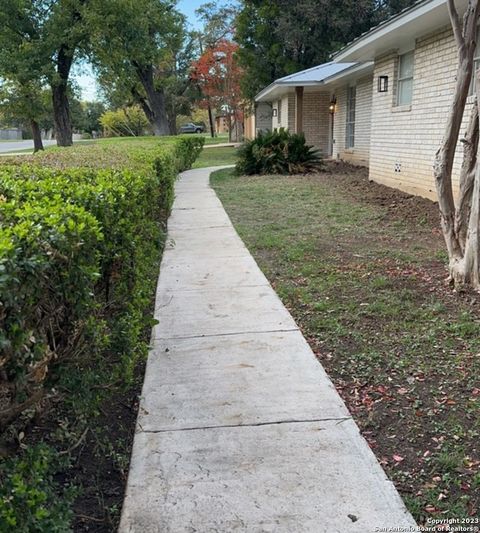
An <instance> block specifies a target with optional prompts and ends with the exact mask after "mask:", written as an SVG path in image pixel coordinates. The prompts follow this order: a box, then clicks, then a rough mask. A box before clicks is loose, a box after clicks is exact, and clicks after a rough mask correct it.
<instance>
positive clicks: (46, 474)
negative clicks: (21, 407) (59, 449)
mask: <svg viewBox="0 0 480 533" xmlns="http://www.w3.org/2000/svg"><path fill="white" fill-rule="evenodd" d="M60 466H61V463H59V461H58V457H57V456H56V454H55V453H54V450H52V449H51V448H49V447H47V446H45V445H38V446H34V447H32V448H27V449H26V450H25V451H23V452H22V455H21V456H20V457H17V458H15V459H10V460H7V461H4V462H3V463H2V464H1V465H0V531H5V532H6V531H15V532H18V533H31V532H33V531H35V532H38V533H64V532H66V531H71V528H70V522H71V519H72V511H71V510H70V504H71V502H72V500H73V497H74V491H73V490H72V489H71V488H67V489H66V490H64V491H63V493H62V498H58V493H59V492H60V491H61V490H60V487H59V486H58V484H57V483H56V482H55V481H54V479H53V473H54V472H55V471H58V470H59V467H60Z"/></svg>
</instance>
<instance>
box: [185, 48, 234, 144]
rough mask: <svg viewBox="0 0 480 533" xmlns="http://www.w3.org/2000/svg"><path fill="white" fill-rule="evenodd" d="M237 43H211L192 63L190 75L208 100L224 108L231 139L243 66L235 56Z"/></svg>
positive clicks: (230, 138)
mask: <svg viewBox="0 0 480 533" xmlns="http://www.w3.org/2000/svg"><path fill="white" fill-rule="evenodd" d="M237 50H238V45H237V44H235V43H233V42H231V41H227V40H221V41H219V42H217V43H216V45H215V46H210V47H208V48H207V50H206V51H205V52H204V53H203V54H202V56H200V58H199V59H198V60H197V61H195V62H194V63H193V65H192V74H191V77H192V79H193V80H194V81H195V83H196V84H197V85H198V87H199V88H200V90H201V93H202V95H203V97H204V99H205V100H206V101H208V102H209V103H210V102H211V103H213V104H214V105H215V107H216V108H217V109H220V110H222V111H223V112H225V114H226V116H227V121H228V126H229V127H228V131H229V140H232V129H233V128H232V117H233V121H234V123H235V125H237V124H238V119H239V114H240V104H241V100H242V96H241V93H240V78H241V76H242V71H241V68H240V66H239V64H238V61H237V59H236V52H237Z"/></svg>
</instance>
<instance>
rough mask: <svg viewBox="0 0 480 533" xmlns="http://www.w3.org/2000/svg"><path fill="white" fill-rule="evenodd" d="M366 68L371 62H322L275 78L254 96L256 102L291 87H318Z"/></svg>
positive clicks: (270, 98) (287, 90)
mask: <svg viewBox="0 0 480 533" xmlns="http://www.w3.org/2000/svg"><path fill="white" fill-rule="evenodd" d="M359 67H360V70H364V69H367V68H372V63H364V64H359V63H352V62H349V63H340V62H333V61H331V62H329V63H323V64H322V65H318V66H316V67H312V68H308V69H306V70H302V71H300V72H296V73H295V74H290V75H288V76H284V77H283V78H279V79H278V80H275V81H274V82H273V83H271V84H270V85H268V86H267V87H265V89H263V90H262V91H260V92H259V93H258V94H257V95H256V96H255V101H256V102H262V101H271V100H272V99H275V98H278V97H280V96H283V95H285V94H286V93H288V92H289V90H290V89H291V88H293V87H297V86H301V87H318V86H323V85H326V84H327V83H329V82H330V81H331V80H337V79H339V78H340V77H342V78H343V77H344V76H347V75H350V74H351V73H353V72H358V70H359Z"/></svg>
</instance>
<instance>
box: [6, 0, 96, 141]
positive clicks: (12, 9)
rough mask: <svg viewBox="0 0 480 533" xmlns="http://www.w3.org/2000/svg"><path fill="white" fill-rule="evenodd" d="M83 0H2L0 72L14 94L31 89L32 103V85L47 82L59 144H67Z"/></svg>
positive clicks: (83, 34)
mask: <svg viewBox="0 0 480 533" xmlns="http://www.w3.org/2000/svg"><path fill="white" fill-rule="evenodd" d="M88 4H89V0H2V7H1V10H0V44H1V46H0V77H1V78H3V79H6V80H8V81H10V82H11V87H17V88H18V89H19V92H18V94H17V95H16V96H17V98H18V99H19V100H20V98H21V97H22V95H23V96H25V95H28V94H32V97H33V99H32V100H31V104H32V108H34V107H36V105H35V104H36V102H35V98H36V91H39V90H41V88H42V87H43V85H44V80H46V81H47V82H48V84H49V85H50V87H51V94H52V107H53V117H54V123H55V134H56V139H57V144H58V145H59V146H69V145H71V144H72V126H71V117H70V107H69V89H70V75H71V71H72V66H73V64H74V62H75V60H76V59H77V58H78V57H79V56H80V55H81V53H82V51H84V50H85V46H86V41H87V37H88V32H87V28H86V26H85V19H84V14H85V10H86V9H87V8H88ZM2 58H3V59H2ZM5 58H9V60H8V61H5V60H4V59H5ZM12 84H13V85H12ZM27 89H28V90H27Z"/></svg>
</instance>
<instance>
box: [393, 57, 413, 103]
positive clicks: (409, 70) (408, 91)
mask: <svg viewBox="0 0 480 533" xmlns="http://www.w3.org/2000/svg"><path fill="white" fill-rule="evenodd" d="M412 92H413V52H408V53H407V54H402V55H401V56H398V79H397V105H408V104H411V103H412Z"/></svg>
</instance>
